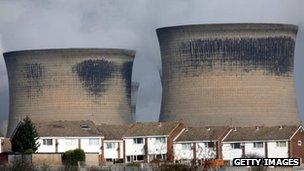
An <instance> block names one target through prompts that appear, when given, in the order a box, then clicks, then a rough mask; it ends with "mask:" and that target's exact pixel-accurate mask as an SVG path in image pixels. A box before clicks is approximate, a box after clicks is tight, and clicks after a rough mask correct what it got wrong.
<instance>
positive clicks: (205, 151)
mask: <svg viewBox="0 0 304 171" xmlns="http://www.w3.org/2000/svg"><path fill="white" fill-rule="evenodd" d="M193 145H194V144H193V143H191V146H193ZM173 148H174V157H175V158H174V159H175V160H180V159H188V160H191V159H193V149H187V150H185V149H182V143H174V145H173ZM196 158H197V159H211V158H216V148H208V147H206V144H205V143H204V142H200V143H196Z"/></svg>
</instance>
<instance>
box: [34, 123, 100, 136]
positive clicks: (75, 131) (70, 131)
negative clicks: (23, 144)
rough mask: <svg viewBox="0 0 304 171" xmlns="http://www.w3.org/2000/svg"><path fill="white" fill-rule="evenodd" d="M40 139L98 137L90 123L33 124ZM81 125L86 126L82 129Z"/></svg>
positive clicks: (95, 129) (96, 131)
mask: <svg viewBox="0 0 304 171" xmlns="http://www.w3.org/2000/svg"><path fill="white" fill-rule="evenodd" d="M35 125H36V128H37V131H38V135H39V136H40V137H100V136H102V135H101V134H100V133H99V131H98V130H97V127H96V126H95V124H94V123H93V122H92V121H47V122H35ZM81 125H88V126H89V129H83V128H81V127H80V126H81Z"/></svg>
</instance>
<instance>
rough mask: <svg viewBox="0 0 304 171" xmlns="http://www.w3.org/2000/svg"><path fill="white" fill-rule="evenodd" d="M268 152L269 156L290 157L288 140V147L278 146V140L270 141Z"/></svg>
mask: <svg viewBox="0 0 304 171" xmlns="http://www.w3.org/2000/svg"><path fill="white" fill-rule="evenodd" d="M267 153H268V157H269V158H288V157H289V155H288V142H287V141H286V147H277V145H276V141H271V142H268V150H267Z"/></svg>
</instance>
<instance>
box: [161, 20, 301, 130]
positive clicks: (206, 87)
mask: <svg viewBox="0 0 304 171" xmlns="http://www.w3.org/2000/svg"><path fill="white" fill-rule="evenodd" d="M157 34H158V38H159V43H160V49H161V55H162V67H163V100H162V103H163V104H162V110H161V120H162V121H166V120H180V121H184V122H185V123H188V124H190V125H236V126H237V125H244V126H250V125H281V124H287V125H288V124H297V123H298V122H299V117H298V109H297V104H296V97H295V89H294V80H293V56H294V47H295V38H296V34H297V26H294V25H284V24H213V25H189V26H176V27H167V28H161V29H158V30H157Z"/></svg>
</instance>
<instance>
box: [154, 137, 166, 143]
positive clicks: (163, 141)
mask: <svg viewBox="0 0 304 171" xmlns="http://www.w3.org/2000/svg"><path fill="white" fill-rule="evenodd" d="M155 141H157V142H160V143H166V137H156V138H155Z"/></svg>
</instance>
